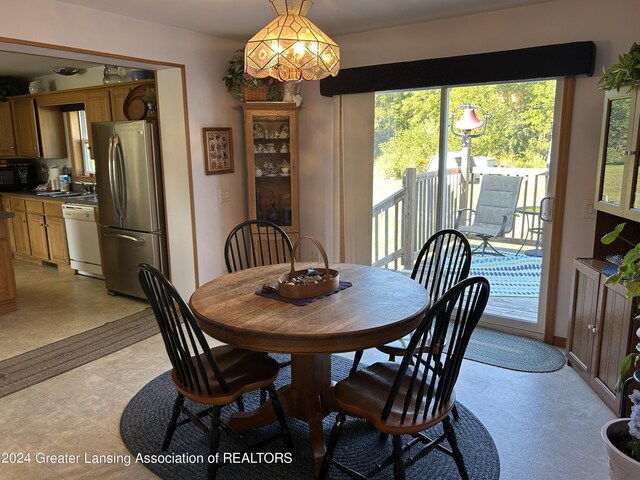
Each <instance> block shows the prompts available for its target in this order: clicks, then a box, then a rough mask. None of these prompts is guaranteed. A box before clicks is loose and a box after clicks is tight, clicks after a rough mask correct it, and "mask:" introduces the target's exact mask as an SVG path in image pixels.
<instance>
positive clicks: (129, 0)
mask: <svg viewBox="0 0 640 480" xmlns="http://www.w3.org/2000/svg"><path fill="white" fill-rule="evenodd" d="M58 1H61V2H64V3H72V4H75V5H81V6H84V7H87V8H92V9H96V10H103V11H105V12H111V13H115V14H118V15H124V16H126V17H133V18H139V19H143V20H147V21H150V22H154V23H160V24H163V25H171V26H174V27H180V28H184V29H187V30H193V31H197V32H204V33H209V34H212V35H216V36H219V37H222V38H228V39H232V40H237V41H241V42H244V41H247V40H249V38H251V37H252V36H253V34H255V33H256V32H257V31H258V30H260V29H261V28H262V27H264V26H265V25H266V24H267V23H269V22H270V21H271V20H273V18H274V14H273V12H272V10H271V6H270V5H269V2H268V0H213V1H212V0H179V1H176V0H58ZM276 1H282V0H276ZM548 1H551V0H316V1H315V2H313V6H312V7H311V10H310V11H309V13H308V14H307V17H308V18H309V20H311V21H312V22H313V23H315V24H316V25H317V26H318V27H320V28H321V29H322V30H323V31H324V32H325V33H326V34H327V35H329V36H332V35H344V34H348V33H355V32H362V31H366V30H373V29H377V28H383V27H394V26H399V25H407V24H411V23H418V22H424V21H427V20H434V19H439V18H446V17H454V16H458V15H465V14H469V13H478V12H486V11H491V10H499V9H502V8H509V7H513V6H520V5H528V4H533V3H543V2H548Z"/></svg>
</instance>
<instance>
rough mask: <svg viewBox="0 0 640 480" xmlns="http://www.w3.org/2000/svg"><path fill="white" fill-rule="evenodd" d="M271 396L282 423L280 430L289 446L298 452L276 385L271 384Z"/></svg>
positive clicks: (274, 409) (294, 451)
mask: <svg viewBox="0 0 640 480" xmlns="http://www.w3.org/2000/svg"><path fill="white" fill-rule="evenodd" d="M269 397H270V398H271V404H272V405H273V411H274V412H275V414H276V417H278V422H279V423H280V431H281V432H282V436H283V437H284V441H285V442H286V444H287V448H288V449H289V451H290V452H291V453H292V454H294V455H295V454H296V447H295V445H294V444H293V439H292V438H291V430H290V429H289V425H287V419H286V418H285V416H284V410H283V409H282V404H281V403H280V400H279V399H278V392H277V391H276V387H275V385H273V384H271V385H269Z"/></svg>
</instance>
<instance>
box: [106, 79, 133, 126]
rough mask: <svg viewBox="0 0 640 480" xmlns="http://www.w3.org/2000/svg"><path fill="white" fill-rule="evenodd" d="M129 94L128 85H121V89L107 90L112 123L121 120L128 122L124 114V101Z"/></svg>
mask: <svg viewBox="0 0 640 480" xmlns="http://www.w3.org/2000/svg"><path fill="white" fill-rule="evenodd" d="M129 92H131V86H130V85H123V86H121V87H111V88H110V89H109V95H110V97H111V119H112V120H113V121H114V122H117V121H121V120H128V118H127V117H126V116H125V114H124V108H123V107H124V101H125V99H126V98H127V95H129Z"/></svg>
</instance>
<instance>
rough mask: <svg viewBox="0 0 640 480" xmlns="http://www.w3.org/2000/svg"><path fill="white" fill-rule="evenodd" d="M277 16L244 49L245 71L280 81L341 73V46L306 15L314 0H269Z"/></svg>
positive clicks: (315, 78)
mask: <svg viewBox="0 0 640 480" xmlns="http://www.w3.org/2000/svg"><path fill="white" fill-rule="evenodd" d="M269 3H270V4H271V8H272V9H273V10H274V12H275V13H276V15H277V17H276V18H275V19H274V20H273V21H272V22H271V23H270V24H269V25H267V26H266V27H264V28H263V29H262V30H260V31H259V32H258V33H256V34H255V35H254V36H253V37H252V38H251V39H250V40H249V41H248V42H247V45H246V47H245V49H244V66H245V67H244V68H245V72H246V73H248V74H249V75H251V76H252V77H257V78H265V77H273V78H276V79H278V80H280V81H283V82H284V81H288V80H300V79H303V80H319V79H321V78H324V77H327V76H329V75H333V76H334V77H335V76H336V75H337V74H338V70H339V69H340V48H339V47H338V45H337V44H336V43H335V42H334V41H333V40H331V39H330V38H329V37H328V36H327V35H325V34H324V33H323V32H322V30H320V29H319V28H318V27H316V26H315V25H314V24H313V23H311V22H310V21H309V19H308V18H307V17H306V14H307V12H308V11H309V9H310V8H311V5H312V2H311V0H269Z"/></svg>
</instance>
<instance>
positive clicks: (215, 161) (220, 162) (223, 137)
mask: <svg viewBox="0 0 640 480" xmlns="http://www.w3.org/2000/svg"><path fill="white" fill-rule="evenodd" d="M202 135H203V137H204V162H205V173H206V174H207V175H216V174H218V173H233V139H232V138H231V127H228V128H203V129H202Z"/></svg>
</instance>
